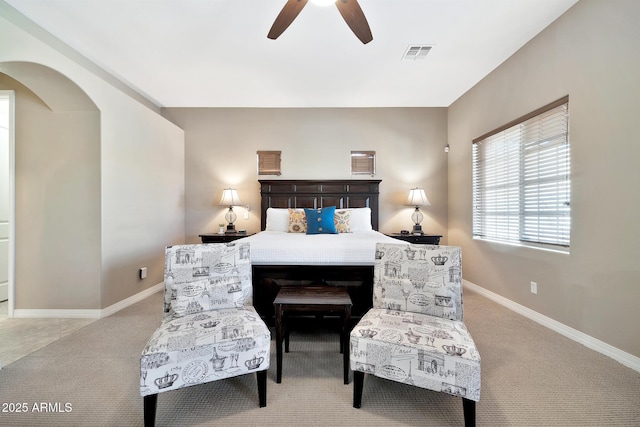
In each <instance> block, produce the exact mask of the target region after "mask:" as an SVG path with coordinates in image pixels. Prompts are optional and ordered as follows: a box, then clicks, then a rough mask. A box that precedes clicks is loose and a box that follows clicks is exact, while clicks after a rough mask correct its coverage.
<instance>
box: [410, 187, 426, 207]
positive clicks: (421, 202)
mask: <svg viewBox="0 0 640 427" xmlns="http://www.w3.org/2000/svg"><path fill="white" fill-rule="evenodd" d="M408 204H409V205H410V206H431V203H430V202H429V199H427V195H426V194H424V190H423V189H422V188H417V187H416V188H412V189H411V190H409V203H408Z"/></svg>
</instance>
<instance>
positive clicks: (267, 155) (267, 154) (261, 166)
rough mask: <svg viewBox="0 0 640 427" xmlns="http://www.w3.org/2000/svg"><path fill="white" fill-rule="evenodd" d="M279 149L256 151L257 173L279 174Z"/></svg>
mask: <svg viewBox="0 0 640 427" xmlns="http://www.w3.org/2000/svg"><path fill="white" fill-rule="evenodd" d="M281 173H282V171H281V170H280V151H258V175H280V174H281Z"/></svg>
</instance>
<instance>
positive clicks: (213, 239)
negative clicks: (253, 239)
mask: <svg viewBox="0 0 640 427" xmlns="http://www.w3.org/2000/svg"><path fill="white" fill-rule="evenodd" d="M254 234H255V233H229V234H220V233H205V234H200V239H202V243H227V242H233V241H234V240H238V239H242V238H243V237H247V236H253V235H254Z"/></svg>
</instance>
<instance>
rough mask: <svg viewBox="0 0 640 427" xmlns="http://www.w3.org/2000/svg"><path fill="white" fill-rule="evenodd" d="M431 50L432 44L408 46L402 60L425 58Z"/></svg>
mask: <svg viewBox="0 0 640 427" xmlns="http://www.w3.org/2000/svg"><path fill="white" fill-rule="evenodd" d="M430 50H431V46H427V45H412V46H409V47H408V48H407V50H406V51H405V52H404V55H403V56H402V60H403V61H406V60H413V61H415V60H416V59H424V58H425V57H426V56H427V54H428V53H429V51H430Z"/></svg>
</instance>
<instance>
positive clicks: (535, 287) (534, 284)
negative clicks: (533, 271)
mask: <svg viewBox="0 0 640 427" xmlns="http://www.w3.org/2000/svg"><path fill="white" fill-rule="evenodd" d="M531 293H532V294H536V295H537V294H538V283H537V282H531Z"/></svg>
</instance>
